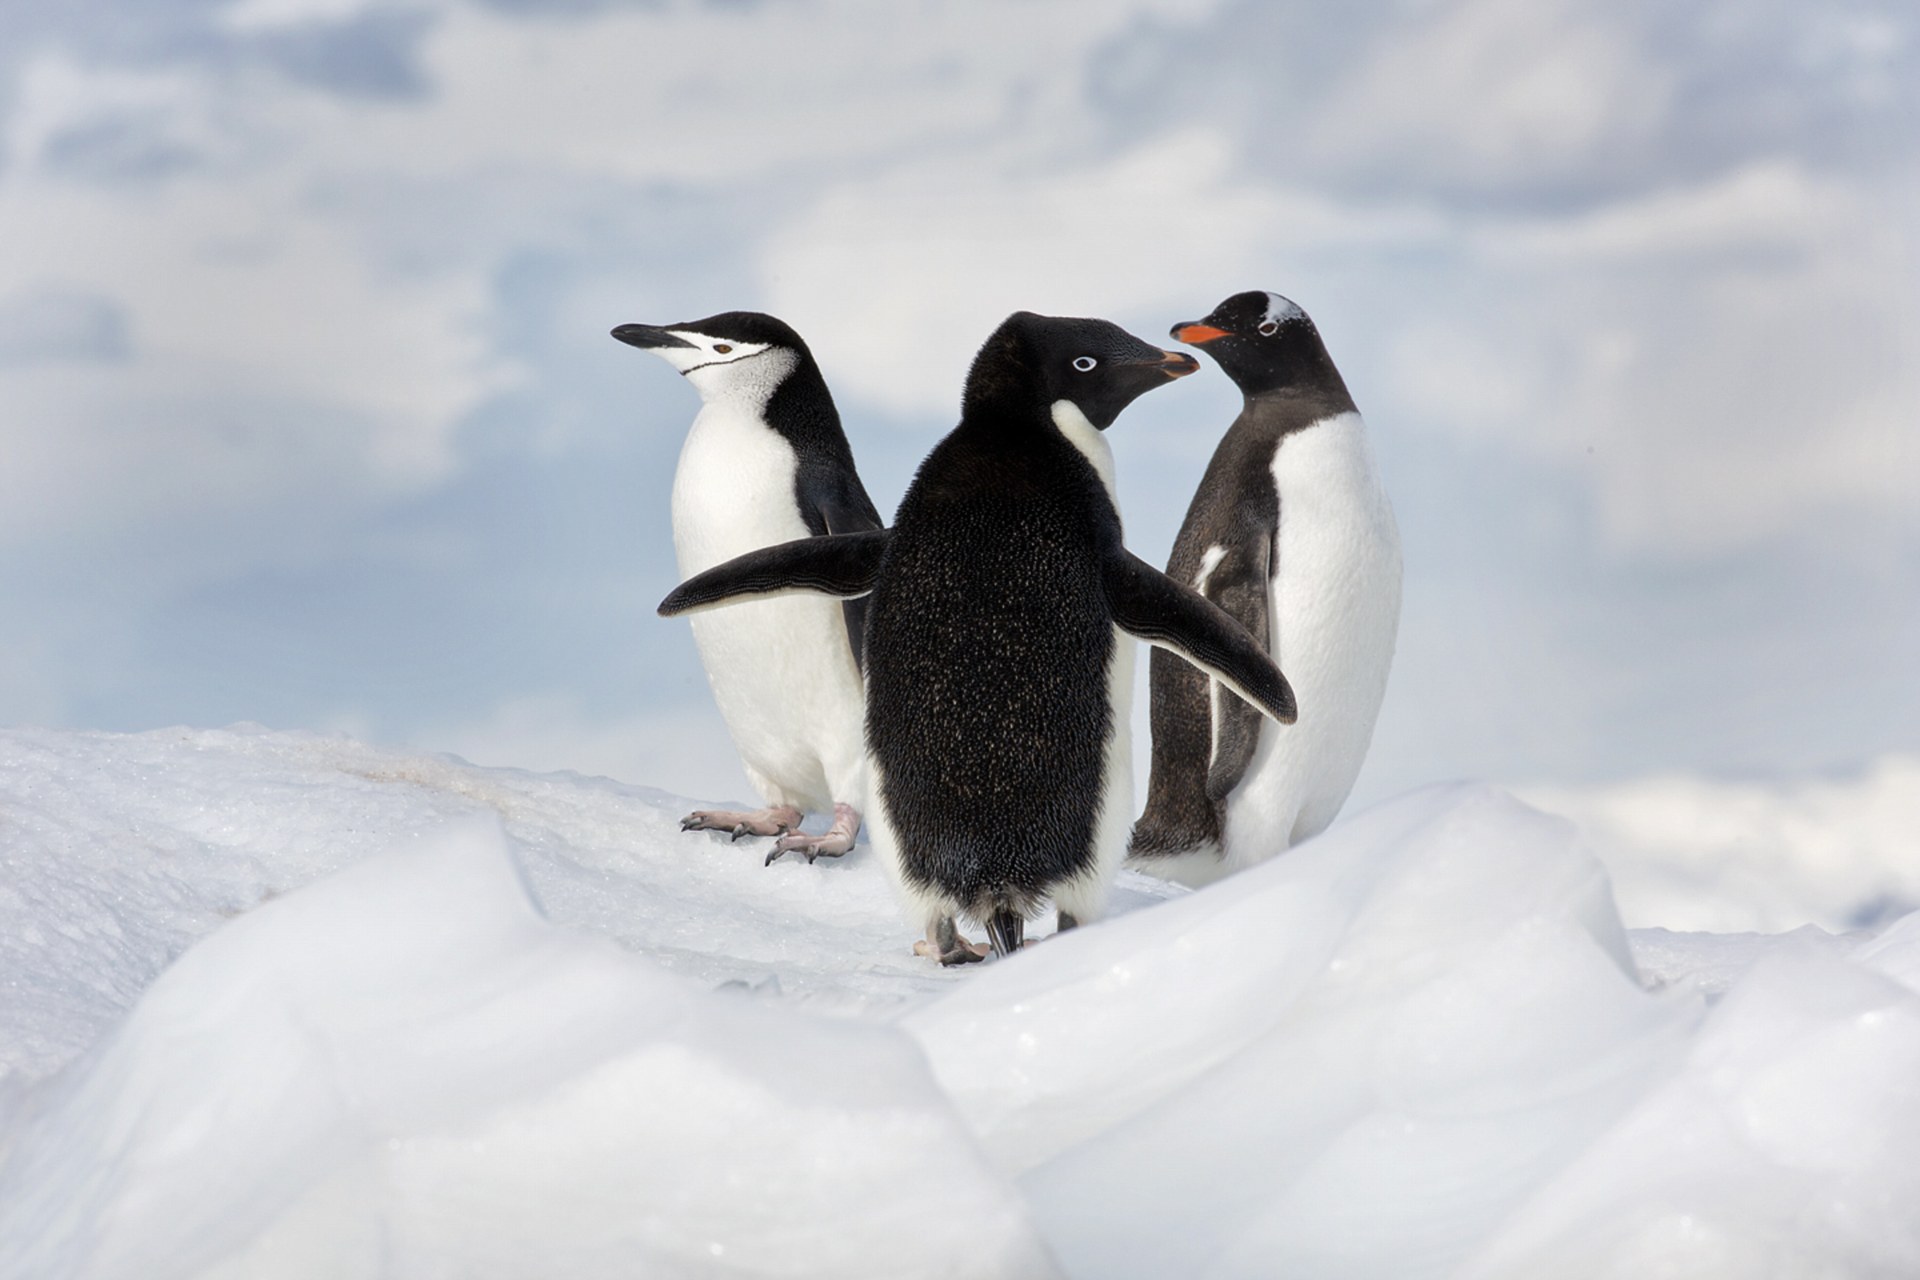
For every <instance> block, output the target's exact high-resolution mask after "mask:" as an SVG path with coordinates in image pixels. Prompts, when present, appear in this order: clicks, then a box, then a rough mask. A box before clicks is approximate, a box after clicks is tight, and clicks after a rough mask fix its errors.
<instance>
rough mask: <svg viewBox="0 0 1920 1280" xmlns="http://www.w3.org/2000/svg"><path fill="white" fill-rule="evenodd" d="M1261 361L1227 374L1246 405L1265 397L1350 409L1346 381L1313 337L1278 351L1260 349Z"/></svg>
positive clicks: (1303, 338)
mask: <svg viewBox="0 0 1920 1280" xmlns="http://www.w3.org/2000/svg"><path fill="white" fill-rule="evenodd" d="M1260 355H1261V357H1262V358H1261V360H1260V361H1259V363H1257V364H1250V365H1248V366H1246V367H1243V368H1239V369H1229V370H1228V371H1227V372H1228V374H1229V376H1231V377H1232V378H1233V380H1234V382H1235V383H1236V384H1237V385H1238V386H1239V388H1240V392H1241V394H1242V395H1244V396H1246V398H1247V400H1248V401H1249V402H1251V401H1253V400H1255V399H1268V398H1280V399H1286V398H1307V399H1316V400H1325V401H1327V402H1329V403H1339V404H1342V405H1343V407H1344V408H1348V409H1351V408H1352V407H1353V398H1352V396H1351V395H1349V394H1348V392H1347V383H1346V379H1344V378H1342V377H1341V376H1340V370H1339V369H1338V368H1337V367H1335V365H1334V363H1333V357H1332V356H1329V355H1328V354H1327V348H1326V347H1325V345H1323V344H1322V343H1321V342H1320V339H1319V337H1318V336H1317V335H1313V334H1308V335H1303V336H1302V337H1300V338H1299V339H1297V340H1295V341H1293V342H1289V343H1286V344H1284V345H1283V346H1281V347H1280V348H1279V350H1277V351H1274V350H1269V349H1263V350H1262V351H1261V352H1260Z"/></svg>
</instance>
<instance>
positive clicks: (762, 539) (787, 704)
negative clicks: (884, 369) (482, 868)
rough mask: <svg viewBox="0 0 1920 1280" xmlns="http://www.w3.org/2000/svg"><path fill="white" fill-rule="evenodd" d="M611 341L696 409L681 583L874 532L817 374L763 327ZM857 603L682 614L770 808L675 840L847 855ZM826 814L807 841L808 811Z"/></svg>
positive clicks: (676, 478) (853, 827) (679, 500)
mask: <svg viewBox="0 0 1920 1280" xmlns="http://www.w3.org/2000/svg"><path fill="white" fill-rule="evenodd" d="M613 336H614V337H616V338H618V339H619V340H620V341H622V342H624V343H627V344H629V345H630V346H635V347H641V348H643V349H645V350H647V351H651V352H652V353H653V354H655V355H657V356H659V357H660V358H661V359H662V360H665V361H666V362H667V363H668V364H670V365H672V366H673V367H674V368H676V369H678V370H679V371H680V372H681V374H682V375H683V376H685V378H686V379H687V381H689V382H691V383H692V384H693V385H694V388H695V389H696V390H697V391H699V393H700V399H701V401H702V405H701V408H700V412H699V414H698V415H697V416H696V417H695V418H694V420H693V429H692V430H691V431H689V432H688V433H687V440H686V443H685V444H684V445H682V446H681V449H680V465H679V467H678V469H677V470H675V472H674V475H673V548H674V552H675V554H676V555H677V557H678V559H679V566H680V574H681V576H682V577H687V576H690V575H692V574H696V573H699V572H700V571H701V570H703V569H709V568H712V567H713V566H714V565H717V564H719V563H721V562H722V561H725V560H729V559H732V558H733V557H734V556H737V555H740V554H742V553H743V552H747V551H752V550H754V549H755V548H758V547H765V546H770V545H773V544H776V543H781V542H786V541H788V540H789V539H792V538H805V537H819V536H825V535H828V534H836V533H858V532H862V531H866V530H872V529H878V528H879V527H880V516H879V513H878V512H876V511H875V510H874V507H873V502H872V500H871V499H869V498H868V497H867V491H866V489H865V488H864V487H862V486H861V484H860V477H859V476H858V475H857V474H856V473H855V472H854V468H853V451H852V450H851V449H850V448H848V446H847V437H846V435H845V434H844V433H843V432H842V431H841V430H840V415H839V413H838V412H836V411H835V409H834V407H833V397H832V396H831V395H830V394H829V393H828V391H827V383H826V380H825V379H824V378H822V377H821V376H820V367H819V366H818V365H817V364H815V363H814V360H813V355H812V353H811V352H809V351H808V350H807V344H806V343H805V342H802V341H801V340H800V335H799V334H797V333H795V332H794V331H793V330H792V329H791V328H789V327H788V326H787V325H785V324H783V323H781V322H780V321H779V320H776V319H774V318H773V317H772V316H768V315H761V314H760V313H758V312H753V311H729V312H726V313H724V314H722V315H717V316H708V317H707V318H706V319H705V320H695V321H692V322H690V323H688V324H676V325H667V326H665V327H664V328H657V327H655V326H653V325H644V324H623V325H621V326H620V327H619V328H617V329H615V330H614V331H613ZM865 613H866V606H865V601H861V600H849V601H846V602H845V603H844V604H837V603H835V602H834V601H832V600H823V599H818V598H811V599H792V600H773V601H766V602H762V603H758V604H755V605H754V606H752V607H751V608H747V609H739V610H735V611H733V612H731V613H728V614H725V615H716V616H713V617H701V618H694V619H692V620H691V621H692V625H693V642H694V645H695V647H696V648H698V650H699V651H700V661H701V664H702V665H703V666H705V667H706V670H707V683H708V684H709V685H710V686H712V688H713V700H714V702H715V703H717V704H718V705H719V708H720V715H721V718H722V719H724V720H725V721H726V723H727V729H728V731H729V732H730V733H731V734H732V735H733V742H734V746H735V747H736V748H737V749H738V750H739V752H740V760H741V763H742V764H744V765H745V766H746V772H747V777H748V779H749V780H750V781H752V783H753V785H754V787H755V788H756V789H757V790H758V791H759V792H760V796H761V798H762V799H763V800H765V801H766V805H767V807H766V808H764V809H760V810H757V811H750V812H732V811H728V810H701V811H697V812H694V813H691V814H689V815H687V817H686V818H685V819H684V820H682V822H681V824H680V826H681V829H682V830H719V831H731V832H732V833H733V837H734V839H736V840H737V839H739V838H740V837H741V836H743V835H748V834H752V835H763V836H779V837H780V839H779V840H778V841H777V842H776V843H775V844H774V846H773V850H772V852H770V853H769V854H768V855H767V862H768V863H769V864H770V863H772V862H773V860H774V859H775V858H778V857H779V856H780V855H781V854H783V853H789V852H799V853H803V854H805V855H806V858H807V861H809V862H811V861H813V860H814V859H815V858H816V857H820V856H823V855H824V856H829V857H837V856H838V855H840V854H843V853H845V852H846V851H847V850H848V849H850V848H852V847H853V842H854V838H855V836H856V835H857V834H858V833H859V830H860V812H859V810H860V807H861V806H862V805H863V804H864V803H865V800H864V795H865V779H864V776H863V774H864V767H865V755H866V748H865V745H864V743H863V742H862V740H861V732H860V725H861V705H862V691H861V680H860V661H861V641H862V636H863V634H864V632H865V628H866V619H865ZM829 809H830V810H832V812H833V825H832V827H831V828H830V829H829V830H828V831H827V832H825V833H824V834H822V835H803V834H801V833H800V832H798V831H797V830H796V828H797V827H799V825H800V822H801V818H802V816H803V814H802V811H803V810H811V811H823V810H829Z"/></svg>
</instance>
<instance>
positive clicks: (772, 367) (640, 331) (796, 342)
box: [613, 311, 813, 401]
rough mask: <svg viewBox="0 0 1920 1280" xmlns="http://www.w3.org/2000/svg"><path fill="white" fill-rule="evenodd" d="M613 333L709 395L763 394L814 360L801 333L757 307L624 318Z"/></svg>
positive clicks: (706, 397)
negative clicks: (661, 321)
mask: <svg viewBox="0 0 1920 1280" xmlns="http://www.w3.org/2000/svg"><path fill="white" fill-rule="evenodd" d="M613 336H614V337H616V338H618V339H619V340H620V341H622V342H624V343H626V344H627V345H628V346H631V347H640V348H642V349H643V350H646V351H651V352H653V354H655V355H657V356H659V357H660V358H661V359H662V360H665V361H666V362H667V363H668V364H670V365H672V366H673V367H674V368H676V369H678V370H679V371H680V373H681V375H682V376H684V377H685V378H686V379H687V381H689V382H691V383H692V384H693V385H694V387H695V389H696V390H698V391H699V392H700V398H701V399H703V400H709V401H711V400H720V399H729V398H732V397H735V396H742V395H748V396H757V397H759V398H761V399H762V400H764V398H765V397H766V396H767V395H769V394H771V392H772V390H773V388H775V387H777V386H778V385H780V383H781V381H782V380H784V379H785V378H786V376H787V375H788V374H789V373H791V372H792V371H793V370H794V368H795V367H796V366H797V365H801V364H811V363H812V361H813V356H812V353H810V352H809V351H808V350H807V344H806V343H804V342H802V341H801V340H800V335H799V334H797V333H795V332H794V331H793V330H792V329H791V328H789V327H788V326H787V325H786V324H784V323H783V322H781V321H779V320H776V319H774V318H773V317H772V316H770V315H764V314H762V313H761V312H758V311H725V312H722V313H721V314H719V315H717V316H708V317H707V318H706V319H704V320H689V321H687V322H686V323H685V324H672V325H664V326H662V325H650V324H623V325H621V326H620V327H619V328H617V329H615V330H614V331H613Z"/></svg>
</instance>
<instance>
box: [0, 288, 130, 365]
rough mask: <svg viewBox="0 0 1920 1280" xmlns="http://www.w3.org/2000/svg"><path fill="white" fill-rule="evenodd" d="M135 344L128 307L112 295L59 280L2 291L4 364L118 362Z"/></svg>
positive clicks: (0, 350)
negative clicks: (7, 292)
mask: <svg viewBox="0 0 1920 1280" xmlns="http://www.w3.org/2000/svg"><path fill="white" fill-rule="evenodd" d="M132 350H133V344H132V339H131V337H130V336H129V333H128V325H127V316H126V312H124V311H123V310H121V308H120V307H119V306H118V305H117V304H116V303H115V302H114V301H113V299H111V298H108V297H104V296H102V295H100V294H97V293H88V292H86V291H84V290H75V289H67V288H62V287H60V286H58V285H42V286H40V287H37V288H34V289H30V290H28V291H25V292H22V293H18V294H14V295H12V296H10V297H0V368H5V367H7V366H9V365H32V364H43V363H54V362H60V363H64V362H70V361H79V362H84V363H116V362H119V361H123V360H125V359H127V358H128V356H129V355H131V354H132Z"/></svg>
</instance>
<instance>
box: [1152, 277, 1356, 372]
mask: <svg viewBox="0 0 1920 1280" xmlns="http://www.w3.org/2000/svg"><path fill="white" fill-rule="evenodd" d="M1173 337H1174V339H1175V340H1176V341H1179V342H1184V343H1186V344H1187V345H1188V346H1193V347H1199V348H1200V349H1201V350H1202V351H1204V352H1206V353H1207V354H1208V355H1210V356H1212V357H1213V358H1214V359H1215V360H1216V361H1218V362H1219V364H1220V367H1221V368H1222V369H1224V370H1226V373H1227V376H1228V377H1230V378H1232V379H1233V381H1234V384H1235V385H1236V386H1238V387H1239V388H1240V390H1241V391H1243V392H1245V393H1246V394H1247V395H1256V394H1258V393H1260V392H1262V391H1275V390H1279V389H1281V388H1283V387H1302V388H1306V387H1315V386H1318V385H1320V384H1322V383H1324V382H1325V381H1326V380H1327V379H1329V378H1331V379H1332V381H1333V382H1335V383H1339V382H1340V374H1339V372H1338V371H1337V370H1335V369H1334V367H1333V360H1332V358H1331V357H1330V356H1328V355H1327V348H1326V344H1324V343H1323V342H1321V341H1320V331H1319V330H1318V329H1316V328H1314V325H1313V321H1312V320H1311V319H1309V318H1308V316H1307V313H1306V312H1304V311H1302V310H1301V309H1300V308H1299V306H1298V305H1296V304H1295V303H1293V302H1292V301H1290V300H1289V299H1286V298H1283V297H1281V296H1280V295H1279V294H1277V293H1265V292H1262V291H1261V290H1258V289H1253V290H1249V291H1248V292H1246V293H1236V294H1234V295H1233V296H1232V297H1231V298H1228V299H1227V300H1226V301H1225V302H1223V303H1221V304H1220V305H1219V306H1217V307H1215V308H1214V309H1213V310H1212V311H1210V312H1208V313H1207V316H1206V318H1205V319H1204V320H1189V321H1184V322H1182V323H1180V324H1176V325H1175V326H1173ZM1344 389H1345V388H1344V386H1342V390H1344Z"/></svg>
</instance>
